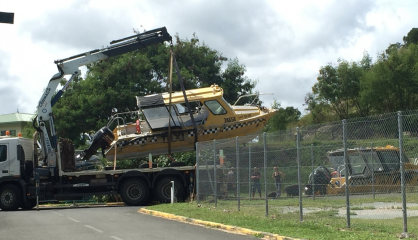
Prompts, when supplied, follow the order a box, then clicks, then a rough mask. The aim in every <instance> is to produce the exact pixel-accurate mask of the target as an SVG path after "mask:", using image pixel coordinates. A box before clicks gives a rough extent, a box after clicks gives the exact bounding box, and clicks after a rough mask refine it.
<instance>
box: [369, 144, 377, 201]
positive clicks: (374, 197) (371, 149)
mask: <svg viewBox="0 0 418 240" xmlns="http://www.w3.org/2000/svg"><path fill="white" fill-rule="evenodd" d="M370 161H371V162H372V194H373V200H375V199H376V194H375V190H374V161H373V142H372V143H371V146H370Z"/></svg>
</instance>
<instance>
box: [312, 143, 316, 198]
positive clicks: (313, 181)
mask: <svg viewBox="0 0 418 240" xmlns="http://www.w3.org/2000/svg"><path fill="white" fill-rule="evenodd" d="M311 165H312V173H311V174H312V175H311V176H312V193H313V194H312V199H313V200H314V201H315V178H314V177H313V175H314V174H313V172H314V154H313V144H311Z"/></svg>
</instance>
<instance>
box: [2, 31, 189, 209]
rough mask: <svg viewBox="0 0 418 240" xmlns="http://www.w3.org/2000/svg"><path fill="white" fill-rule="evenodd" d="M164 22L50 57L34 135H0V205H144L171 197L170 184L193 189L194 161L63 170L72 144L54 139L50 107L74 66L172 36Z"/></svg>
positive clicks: (106, 140) (103, 133) (178, 191)
mask: <svg viewBox="0 0 418 240" xmlns="http://www.w3.org/2000/svg"><path fill="white" fill-rule="evenodd" d="M171 39H172V38H171V36H170V34H169V33H168V32H167V29H166V28H165V27H163V28H158V29H154V30H151V31H146V32H143V33H139V34H135V35H133V36H130V37H126V38H122V39H119V40H115V41H112V42H111V43H110V44H111V45H110V46H108V47H105V48H102V49H96V50H92V51H89V52H85V53H82V54H78V55H75V56H72V57H69V58H65V59H61V60H57V61H55V64H56V65H57V68H58V71H59V72H58V73H57V74H55V75H53V77H52V78H51V79H50V81H49V83H48V86H47V87H46V88H45V90H44V92H43V94H42V96H41V98H40V100H39V103H38V106H37V116H36V117H35V118H34V127H35V129H36V132H35V134H34V138H33V139H27V138H23V137H11V136H3V137H0V208H1V209H2V210H3V211H14V210H17V209H19V208H22V209H31V208H33V207H35V206H36V204H38V203H37V202H38V201H37V199H38V200H39V199H49V200H52V199H53V200H58V201H59V200H76V199H82V198H84V197H86V196H100V195H116V194H119V195H120V196H121V198H122V200H123V201H124V203H125V204H127V205H131V206H136V205H144V204H146V203H147V202H149V201H150V200H151V199H154V200H156V201H159V202H169V201H170V200H171V183H172V182H174V186H175V187H174V188H175V189H174V193H175V197H176V198H177V199H184V198H186V195H187V193H188V190H189V189H190V188H193V181H194V180H193V179H194V178H193V176H194V170H195V169H194V166H184V165H181V164H173V165H172V166H170V167H164V168H159V167H156V166H155V164H149V165H148V164H146V166H141V167H140V168H136V169H123V170H122V169H117V168H112V169H110V170H107V169H104V170H88V171H68V168H67V167H66V166H68V165H72V164H74V161H75V154H74V146H73V145H72V143H71V142H70V141H67V140H62V141H61V140H59V139H58V137H57V134H56V131H55V127H54V115H53V111H52V107H53V106H54V104H55V103H56V102H57V101H58V99H59V98H60V97H61V96H62V94H63V93H64V91H65V90H66V89H67V88H68V86H69V85H70V83H71V82H72V81H73V79H74V78H75V77H76V76H78V75H79V74H80V70H79V68H80V67H81V66H85V65H87V64H90V63H94V62H97V61H101V60H105V59H107V58H110V57H113V56H117V55H121V54H124V53H127V52H131V51H135V50H138V49H142V48H145V47H148V46H151V45H156V44H159V43H164V42H169V41H171ZM66 75H70V77H69V80H68V81H67V82H66V83H65V84H64V86H63V87H62V89H61V90H59V91H57V87H58V85H59V83H60V81H62V79H63V78H64V76H66ZM113 138H114V137H113V134H112V131H111V130H110V129H108V128H107V127H103V128H102V129H100V130H99V131H97V132H96V134H94V136H93V141H92V144H91V146H90V147H89V148H88V149H86V150H84V152H83V155H84V156H83V158H84V159H88V158H89V157H90V156H92V155H93V154H95V153H96V151H97V150H98V149H99V148H101V149H102V151H103V149H106V148H107V147H109V145H110V143H111V142H112V140H113Z"/></svg>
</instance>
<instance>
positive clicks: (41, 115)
mask: <svg viewBox="0 0 418 240" xmlns="http://www.w3.org/2000/svg"><path fill="white" fill-rule="evenodd" d="M165 41H171V36H170V34H169V33H168V32H167V29H166V28H165V27H162V28H158V29H154V30H150V31H146V32H143V33H140V34H136V35H133V36H130V37H126V38H122V39H119V40H114V41H112V42H110V44H111V45H110V46H108V47H105V48H102V49H96V50H92V51H89V52H85V53H82V54H78V55H75V56H72V57H68V58H65V59H61V60H56V61H55V62H54V63H55V64H56V65H57V67H58V70H59V72H58V73H56V74H55V75H54V76H52V78H51V80H50V81H49V83H48V86H47V87H46V89H45V90H44V93H43V94H42V97H41V99H40V100H39V103H38V107H37V114H38V115H37V119H36V121H37V124H38V127H37V128H36V129H37V130H38V131H39V132H40V138H41V145H42V152H43V154H44V156H45V157H46V158H47V159H48V165H49V166H53V165H55V163H56V156H55V151H54V149H55V148H56V145H57V141H56V134H55V127H54V123H53V118H52V115H53V114H52V106H54V104H55V103H56V102H57V101H58V99H59V98H60V97H61V96H62V94H63V93H64V91H65V90H66V89H67V87H68V86H69V84H70V83H71V81H72V80H73V79H74V78H75V77H76V76H77V75H79V74H80V70H79V67H81V66H85V65H87V64H90V63H94V62H97V61H100V60H104V59H107V58H109V57H113V56H117V55H121V54H124V53H128V52H132V51H135V50H138V49H142V48H146V47H148V46H151V45H155V44H158V43H163V42H165ZM65 75H71V77H70V79H69V80H68V81H67V83H66V84H65V85H64V86H63V88H62V89H61V90H59V91H58V92H57V94H56V95H55V96H54V98H52V96H53V95H54V94H55V91H56V89H57V87H58V84H59V83H60V81H61V79H62V78H63V77H64V76H65ZM46 121H49V126H50V134H51V139H50V138H49V136H48V133H47V131H46V128H45V122H46Z"/></svg>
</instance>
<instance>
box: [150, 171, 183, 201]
mask: <svg viewBox="0 0 418 240" xmlns="http://www.w3.org/2000/svg"><path fill="white" fill-rule="evenodd" d="M171 181H174V196H175V197H176V198H177V199H178V200H184V187H183V185H182V184H181V183H180V181H179V180H177V179H176V178H168V177H167V178H163V179H161V180H160V181H158V183H157V186H156V188H155V196H156V198H157V200H158V201H159V202H161V203H169V202H171Z"/></svg>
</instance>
